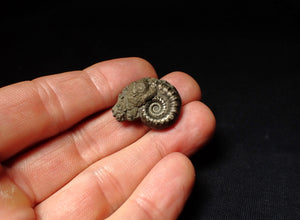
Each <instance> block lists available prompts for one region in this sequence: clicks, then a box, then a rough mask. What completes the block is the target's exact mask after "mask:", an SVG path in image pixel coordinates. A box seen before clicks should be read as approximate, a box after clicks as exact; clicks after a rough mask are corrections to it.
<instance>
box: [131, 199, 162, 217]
mask: <svg viewBox="0 0 300 220" xmlns="http://www.w3.org/2000/svg"><path fill="white" fill-rule="evenodd" d="M133 202H134V203H135V204H136V205H137V207H138V208H139V209H140V211H142V212H143V213H144V214H145V215H146V216H147V217H148V218H147V219H153V220H154V219H165V218H164V215H163V212H162V211H161V210H160V209H159V208H158V207H157V206H156V204H155V203H154V202H152V201H151V200H149V199H148V198H146V197H145V196H142V195H139V196H138V197H137V198H135V199H134V200H133Z"/></svg>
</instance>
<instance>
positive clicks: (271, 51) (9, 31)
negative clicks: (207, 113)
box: [0, 0, 300, 220]
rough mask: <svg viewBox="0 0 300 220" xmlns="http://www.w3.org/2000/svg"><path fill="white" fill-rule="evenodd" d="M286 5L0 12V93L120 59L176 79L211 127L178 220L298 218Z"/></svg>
mask: <svg viewBox="0 0 300 220" xmlns="http://www.w3.org/2000/svg"><path fill="white" fill-rule="evenodd" d="M40 2H43V1H40ZM298 2H299V1H297V0H287V1H280V0H273V1H271V0H266V1H255V0H254V1H210V2H208V3H207V2H206V3H204V2H197V3H193V4H192V3H189V2H187V1H182V2H179V3H177V2H174V1H160V2H154V1H140V2H125V1H120V2H118V1H107V2H103V1H97V2H96V1H90V0H85V1H69V2H67V1H59V2H55V1H52V2H51V3H35V4H33V3H30V2H29V1H9V2H7V3H1V6H0V10H1V14H0V18H1V20H0V28H1V29H0V39H1V41H0V54H1V55H0V56H1V57H0V58H1V59H0V65H1V71H0V74H1V78H0V86H5V85H8V84H11V83H14V82H18V81H21V80H30V79H33V78H36V77H38V76H43V75H48V74H54V73H58V72H64V71H69V70H76V69H82V68H84V67H87V66H88V65H91V64H93V63H95V62H99V61H103V60H107V59H111V58H117V57H125V56H140V57H143V58H145V59H147V60H148V61H150V62H151V63H152V64H153V65H154V67H155V68H156V70H157V72H158V74H159V76H160V77H161V76H163V75H165V74H167V73H168V72H170V71H174V70H181V71H185V72H187V73H189V74H190V75H191V76H193V77H194V78H195V79H196V80H197V81H198V83H199V84H200V86H201V88H202V91H203V102H205V103H206V104H207V105H208V106H209V107H210V108H211V109H212V110H213V112H214V113H215V116H216V119H217V129H216V134H215V137H214V138H213V140H212V141H211V142H210V143H209V144H208V145H207V146H206V147H205V148H204V149H203V150H200V151H199V152H198V153H196V154H195V155H194V156H192V157H191V159H192V162H193V164H194V166H195V168H196V172H197V179H196V184H195V187H194V190H193V192H192V195H191V197H190V199H189V201H188V202H187V204H186V206H185V209H184V211H183V213H182V214H181V216H180V219H209V220H210V219H212V220H215V219H251V220H253V219H291V220H294V219H300V175H299V168H300V162H299V158H300V150H299V148H300V146H299V141H298V136H299V135H300V133H299V131H300V129H299V111H300V108H299V98H300V91H299V87H298V84H299V82H300V77H299V72H300V65H299V58H300V57H299V49H300V40H299V39H300V38H299V34H298V29H299V28H300V26H299V23H298V14H299V12H300V10H299V5H300V4H299V3H298Z"/></svg>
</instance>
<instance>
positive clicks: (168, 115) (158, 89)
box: [112, 78, 181, 129]
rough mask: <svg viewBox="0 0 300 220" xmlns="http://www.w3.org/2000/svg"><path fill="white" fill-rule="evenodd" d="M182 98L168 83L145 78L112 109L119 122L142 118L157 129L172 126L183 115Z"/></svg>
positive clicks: (146, 123)
mask: <svg viewBox="0 0 300 220" xmlns="http://www.w3.org/2000/svg"><path fill="white" fill-rule="evenodd" d="M180 109H181V98H180V96H179V94H178V92H177V90H176V88H175V87H174V86H172V85H171V84H170V83H168V82H167V81H165V80H159V79H155V78H143V79H140V80H138V81H135V82H133V83H131V84H129V85H128V86H127V87H125V88H124V89H123V91H122V92H121V93H120V94H119V97H118V101H117V103H116V104H115V105H114V107H113V108H112V112H113V116H114V117H116V119H117V120H118V121H125V120H127V121H133V120H136V119H139V118H140V120H141V121H142V122H143V123H144V124H145V125H147V126H148V127H150V128H153V129H165V128H167V127H169V126H171V125H172V124H173V123H174V122H175V121H176V119H177V118H178V116H179V114H180Z"/></svg>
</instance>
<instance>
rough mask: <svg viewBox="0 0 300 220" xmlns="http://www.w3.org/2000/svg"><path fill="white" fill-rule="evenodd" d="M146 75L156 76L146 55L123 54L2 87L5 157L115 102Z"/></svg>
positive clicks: (0, 135)
mask: <svg viewBox="0 0 300 220" xmlns="http://www.w3.org/2000/svg"><path fill="white" fill-rule="evenodd" d="M143 77H156V73H155V70H154V69H153V67H152V66H151V65H150V64H149V63H148V62H147V61H145V60H143V59H140V58H121V59H114V60H109V61H104V62H100V63H98V64H95V65H93V66H91V67H88V68H87V69H85V70H83V71H72V72H67V73H62V74H57V75H51V76H45V77H41V78H37V79H35V80H33V81H26V82H21V83H17V84H14V85H10V86H6V87H3V88H1V89H0V143H1V144H0V161H3V160H6V159H7V158H9V157H11V156H12V155H14V154H16V153H17V152H19V151H21V150H22V149H24V148H26V147H28V146H30V145H32V144H34V143H36V142H39V141H41V140H43V139H45V138H48V137H51V136H54V135H56V134H57V133H59V132H61V131H63V130H66V129H68V128H69V127H71V126H72V125H74V124H75V123H77V122H79V121H80V120H82V119H83V118H85V117H87V116H89V115H91V114H93V113H95V112H97V111H100V110H102V109H105V108H108V107H110V106H111V105H113V104H114V102H115V101H116V98H117V94H118V93H119V92H120V91H121V90H122V89H123V88H124V87H125V86H126V85H128V84H129V83H130V82H132V81H134V80H137V79H140V78H143Z"/></svg>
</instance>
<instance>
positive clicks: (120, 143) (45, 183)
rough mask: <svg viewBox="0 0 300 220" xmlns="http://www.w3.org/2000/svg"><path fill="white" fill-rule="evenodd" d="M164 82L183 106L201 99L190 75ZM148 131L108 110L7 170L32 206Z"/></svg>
mask: <svg viewBox="0 0 300 220" xmlns="http://www.w3.org/2000/svg"><path fill="white" fill-rule="evenodd" d="M164 79H166V80H168V81H169V82H170V83H172V84H173V85H174V86H175V87H176V88H177V90H178V92H179V93H180V96H181V97H182V102H183V104H184V105H185V104H187V103H189V102H192V101H194V100H197V99H198V98H199V97H200V88H199V86H198V84H197V83H196V82H195V81H194V79H192V78H191V77H190V76H188V75H187V74H185V73H182V72H173V73H170V74H168V75H166V77H164ZM203 106H204V105H203ZM203 117H206V113H204V115H203ZM180 120H181V119H179V121H180ZM199 120H202V119H201V118H200V119H199ZM204 130H205V128H204ZM147 131H148V128H146V127H145V126H143V125H141V124H140V123H120V122H117V121H116V120H115V118H113V116H112V113H111V110H107V111H106V112H104V113H103V114H101V116H95V117H93V118H91V119H90V120H88V121H86V122H84V123H82V124H80V125H79V126H77V127H76V128H74V129H73V130H70V131H68V132H66V133H64V134H62V135H60V136H58V137H56V138H55V139H54V140H52V141H49V142H46V143H44V144H42V145H41V146H39V147H37V148H36V149H34V150H31V151H29V152H27V153H26V154H24V155H23V156H22V157H18V158H16V159H14V160H13V161H10V163H8V164H7V168H6V170H7V172H8V173H9V175H10V177H11V178H12V179H13V180H14V182H16V183H17V184H18V185H19V186H20V187H22V189H23V190H24V191H25V192H26V193H27V194H28V195H29V197H30V198H31V200H32V203H36V202H40V201H42V200H44V199H45V198H47V197H48V196H49V195H51V194H52V193H54V192H55V191H56V190H58V189H59V188H60V187H62V186H63V185H65V184H66V183H67V182H69V181H70V180H71V179H72V178H73V177H74V176H76V175H77V174H78V173H79V172H81V171H82V170H83V169H85V168H86V167H88V166H89V165H91V164H92V163H94V162H95V161H97V160H100V159H101V158H104V157H106V156H108V155H111V154H113V153H114V152H117V151H118V150H120V149H122V148H124V147H126V146H128V145H130V144H133V143H134V142H135V141H137V140H138V139H139V138H141V137H142V136H143V135H144V134H145V133H146V132H147ZM165 132H166V131H161V132H159V133H158V135H159V134H160V133H165ZM203 134H205V131H204V132H203ZM187 149H188V148H187ZM45 174H47V175H45ZM49 183H51V184H49Z"/></svg>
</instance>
